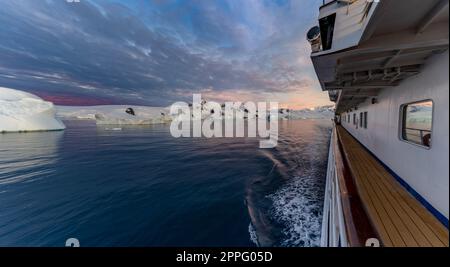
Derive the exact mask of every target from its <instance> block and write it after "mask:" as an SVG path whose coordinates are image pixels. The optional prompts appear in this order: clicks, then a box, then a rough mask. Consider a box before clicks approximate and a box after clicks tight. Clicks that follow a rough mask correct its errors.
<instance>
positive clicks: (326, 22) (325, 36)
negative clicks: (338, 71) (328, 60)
mask: <svg viewBox="0 0 450 267" xmlns="http://www.w3.org/2000/svg"><path fill="white" fill-rule="evenodd" d="M335 21H336V14H331V15H329V16H327V17H325V18H322V19H320V20H319V25H320V38H321V39H322V49H323V50H329V49H331V45H332V42H333V31H334V23H335Z"/></svg>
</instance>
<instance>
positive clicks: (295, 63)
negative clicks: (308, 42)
mask: <svg viewBox="0 0 450 267" xmlns="http://www.w3.org/2000/svg"><path fill="white" fill-rule="evenodd" d="M295 2H300V1H295ZM295 2H291V1H267V0H260V1H253V0H247V1H236V0H228V1H225V0H224V1H209V0H204V1H200V0H197V1H196V0H193V1H175V0H174V1H170V0H167V1H162V0H160V1H133V2H131V1H102V0H98V1H83V0H81V2H80V3H67V2H66V1H64V0H60V1H57V0H53V1H50V0H47V1H35V0H17V1H12V0H11V1H2V8H1V9H0V86H8V87H13V88H19V89H24V90H29V91H32V92H35V93H40V94H41V95H50V96H51V95H58V94H61V95H65V96H69V97H70V95H72V96H73V97H86V98H88V97H93V98H103V99H110V101H112V102H120V101H122V102H128V103H139V104H148V105H167V104H169V103H171V102H173V101H176V100H180V98H183V97H186V96H187V95H188V94H189V93H192V92H197V91H201V90H205V89H208V90H212V91H217V92H223V91H233V90H247V91H250V92H255V93H258V92H292V91H294V92H301V90H306V89H307V88H310V87H311V85H312V82H311V80H312V79H313V78H312V72H311V69H310V67H306V66H304V64H302V58H305V57H307V54H308V53H309V51H307V50H306V49H305V46H304V31H305V30H306V29H307V28H308V27H309V26H310V25H311V21H312V23H313V22H314V21H313V18H314V16H315V13H316V10H315V9H316V8H317V6H316V4H309V6H308V4H306V3H305V4H304V5H299V3H295ZM302 2H306V1H302ZM308 2H309V1H308ZM302 8H304V9H302ZM302 10H303V11H302ZM295 11H298V14H297V15H298V17H294V16H295V15H296V14H295ZM310 13H311V14H310ZM302 15H303V17H302ZM292 19H296V20H297V21H295V22H293V21H292Z"/></svg>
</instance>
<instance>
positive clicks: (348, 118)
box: [347, 114, 350, 123]
mask: <svg viewBox="0 0 450 267" xmlns="http://www.w3.org/2000/svg"><path fill="white" fill-rule="evenodd" d="M347 122H348V123H350V114H348V116H347Z"/></svg>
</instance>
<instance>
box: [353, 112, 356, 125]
mask: <svg viewBox="0 0 450 267" xmlns="http://www.w3.org/2000/svg"><path fill="white" fill-rule="evenodd" d="M353 125H356V113H353Z"/></svg>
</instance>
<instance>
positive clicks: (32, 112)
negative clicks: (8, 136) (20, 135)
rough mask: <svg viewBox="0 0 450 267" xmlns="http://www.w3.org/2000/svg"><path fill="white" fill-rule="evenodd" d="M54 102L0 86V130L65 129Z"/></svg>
mask: <svg viewBox="0 0 450 267" xmlns="http://www.w3.org/2000/svg"><path fill="white" fill-rule="evenodd" d="M55 113H56V112H55V108H54V106H53V103H51V102H48V101H44V100H43V99H41V98H39V97H37V96H35V95H33V94H30V93H26V92H23V91H19V90H15V89H10V88H5V87H0V132H27V131H53V130H64V129H65V128H66V127H65V126H64V124H63V123H62V122H61V120H59V119H57V118H56V117H55Z"/></svg>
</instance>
